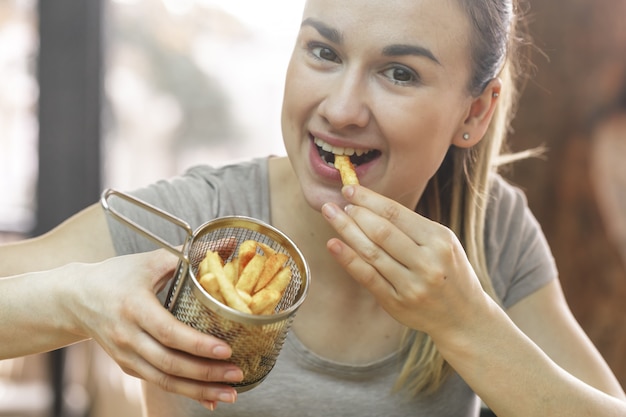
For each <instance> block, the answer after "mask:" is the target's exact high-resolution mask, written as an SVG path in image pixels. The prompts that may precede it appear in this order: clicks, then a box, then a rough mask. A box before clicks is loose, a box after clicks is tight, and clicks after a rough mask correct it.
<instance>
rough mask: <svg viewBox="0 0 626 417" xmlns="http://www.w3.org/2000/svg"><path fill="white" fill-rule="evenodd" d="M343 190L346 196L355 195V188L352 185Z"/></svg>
mask: <svg viewBox="0 0 626 417" xmlns="http://www.w3.org/2000/svg"><path fill="white" fill-rule="evenodd" d="M341 191H342V192H343V195H344V196H345V197H347V198H350V197H352V196H353V195H354V192H355V188H354V186H352V185H346V186H345V187H343V189H342V190H341Z"/></svg>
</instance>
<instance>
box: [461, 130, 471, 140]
mask: <svg viewBox="0 0 626 417" xmlns="http://www.w3.org/2000/svg"><path fill="white" fill-rule="evenodd" d="M469 139H470V134H469V133H467V132H466V133H463V140H469Z"/></svg>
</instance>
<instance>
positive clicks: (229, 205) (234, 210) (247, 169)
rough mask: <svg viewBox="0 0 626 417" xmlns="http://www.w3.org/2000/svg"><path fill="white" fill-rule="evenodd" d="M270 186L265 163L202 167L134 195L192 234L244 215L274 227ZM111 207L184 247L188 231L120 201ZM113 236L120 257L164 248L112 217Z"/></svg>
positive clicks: (117, 199) (111, 203)
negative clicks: (219, 220)
mask: <svg viewBox="0 0 626 417" xmlns="http://www.w3.org/2000/svg"><path fill="white" fill-rule="evenodd" d="M268 189H269V185H268V182H267V165H266V161H265V160H264V159H259V160H253V161H250V162H245V163H239V164H232V165H227V166H223V167H218V168H213V167H209V166H197V167H193V168H191V169H189V170H188V171H187V172H185V174H184V175H181V176H178V177H174V178H171V179H167V180H162V181H158V182H156V183H154V184H151V185H149V186H147V187H144V188H141V189H138V190H135V191H132V192H130V193H129V194H130V195H131V196H133V197H135V198H137V199H139V200H141V201H143V202H146V203H148V204H150V205H152V206H155V207H157V208H159V209H160V210H162V211H164V212H166V213H167V214H168V215H170V216H172V217H175V218H176V219H179V220H182V221H184V222H186V223H187V224H188V225H189V226H190V227H191V230H192V231H195V230H197V229H198V228H199V227H200V226H201V225H202V224H204V223H206V222H208V221H209V220H213V219H215V218H217V217H221V216H229V215H245V216H249V217H255V218H258V219H260V220H263V221H266V222H267V221H269V219H270V214H269V193H268ZM110 205H111V207H113V208H115V209H116V210H118V211H119V212H121V213H122V214H123V215H124V216H126V217H128V218H129V219H131V220H132V221H133V222H135V223H137V224H139V225H141V226H142V227H144V228H145V229H147V230H148V231H150V232H151V233H152V234H154V235H157V236H158V237H160V238H161V239H163V240H165V241H166V242H169V243H170V244H172V245H175V246H177V245H182V244H183V243H184V241H185V239H186V238H187V236H188V233H187V232H186V231H185V229H184V228H181V227H180V226H177V225H176V224H175V223H174V222H172V221H170V220H167V219H164V218H163V217H159V216H156V215H155V214H153V213H151V212H149V211H147V210H145V209H143V208H140V207H139V206H137V205H134V204H132V203H129V202H127V201H126V200H122V199H119V198H113V199H112V200H111V201H110ZM107 221H108V226H109V232H110V233H111V237H112V240H113V244H114V246H115V250H116V253H117V254H118V255H124V254H130V253H138V252H146V251H150V250H154V249H158V248H159V246H158V245H157V244H155V243H154V242H152V241H151V240H149V239H148V238H146V237H144V236H143V235H141V234H139V233H138V232H136V231H135V230H133V229H131V228H129V227H128V226H127V225H125V224H122V223H121V222H119V221H118V220H116V219H114V218H113V217H111V216H107Z"/></svg>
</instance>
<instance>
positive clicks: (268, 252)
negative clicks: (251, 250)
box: [258, 242, 276, 257]
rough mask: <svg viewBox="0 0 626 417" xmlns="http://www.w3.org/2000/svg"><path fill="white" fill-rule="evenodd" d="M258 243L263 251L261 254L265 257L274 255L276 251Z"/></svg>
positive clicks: (265, 244)
mask: <svg viewBox="0 0 626 417" xmlns="http://www.w3.org/2000/svg"><path fill="white" fill-rule="evenodd" d="M258 243H259V246H260V247H261V249H263V254H265V256H268V257H269V256H272V255H273V254H275V253H276V251H275V250H274V249H272V247H271V246H270V245H268V244H267V243H263V242H258Z"/></svg>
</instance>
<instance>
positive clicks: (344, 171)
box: [335, 155, 359, 185]
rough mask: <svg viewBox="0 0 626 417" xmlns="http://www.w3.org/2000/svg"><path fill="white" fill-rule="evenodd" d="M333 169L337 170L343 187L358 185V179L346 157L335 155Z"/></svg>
mask: <svg viewBox="0 0 626 417" xmlns="http://www.w3.org/2000/svg"><path fill="white" fill-rule="evenodd" d="M335 168H337V169H338V170H339V174H340V175H341V182H342V183H343V185H358V184H359V178H358V177H357V176H356V172H355V171H354V165H352V162H350V157H349V156H348V155H335Z"/></svg>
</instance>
